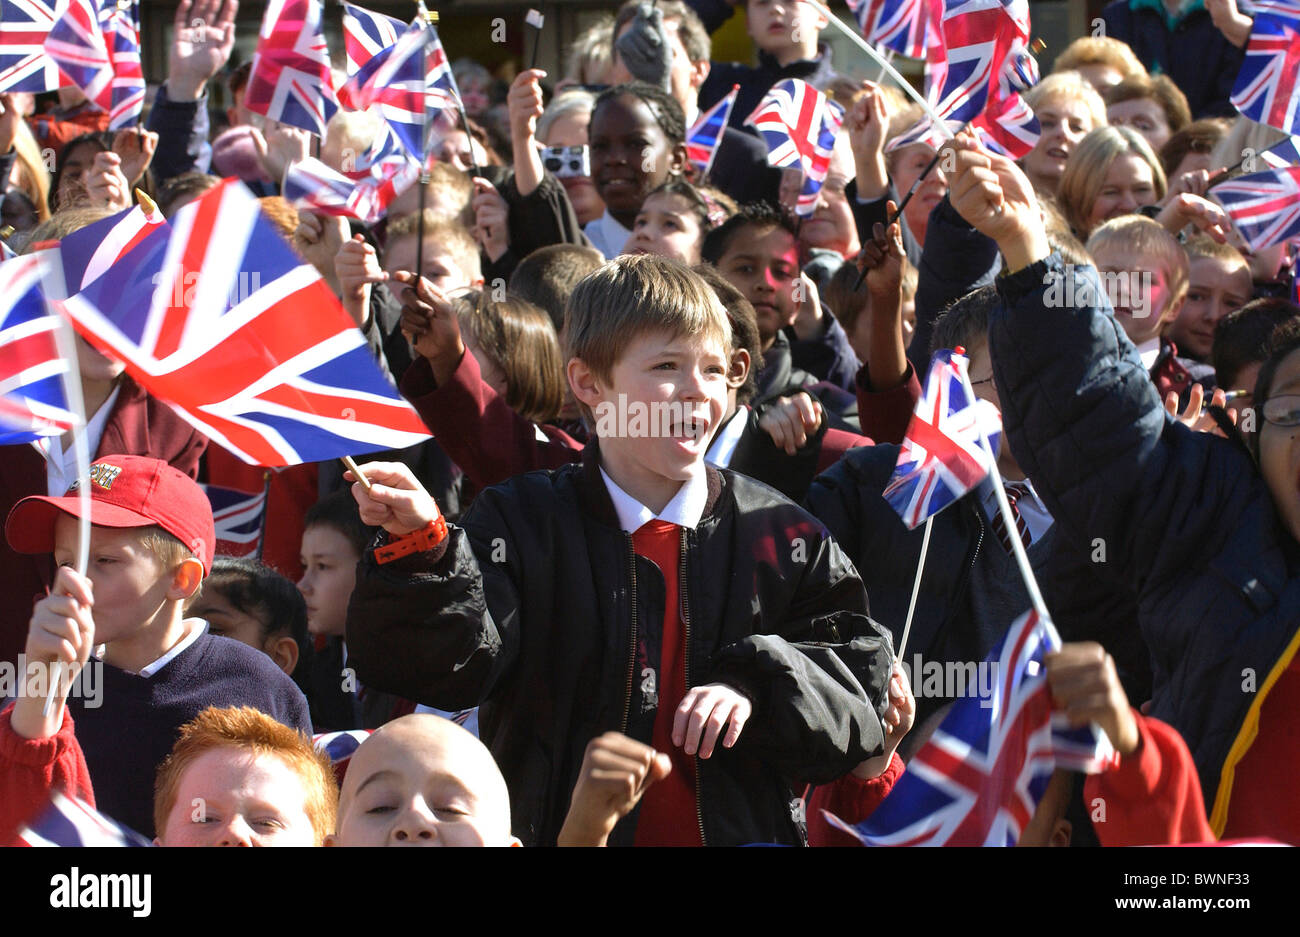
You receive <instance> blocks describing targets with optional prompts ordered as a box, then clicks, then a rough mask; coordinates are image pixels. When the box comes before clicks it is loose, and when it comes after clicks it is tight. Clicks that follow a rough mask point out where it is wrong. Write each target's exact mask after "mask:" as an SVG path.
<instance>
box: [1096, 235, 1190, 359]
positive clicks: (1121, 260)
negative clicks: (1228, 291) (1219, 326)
mask: <svg viewBox="0 0 1300 937" xmlns="http://www.w3.org/2000/svg"><path fill="white" fill-rule="evenodd" d="M1092 256H1093V260H1094V261H1095V262H1096V264H1097V270H1098V272H1099V273H1101V274H1102V278H1101V279H1102V285H1103V286H1104V287H1105V288H1106V292H1107V295H1108V296H1109V298H1110V303H1111V308H1112V309H1113V310H1114V312H1115V320H1116V321H1117V322H1119V324H1120V326H1121V327H1123V329H1124V334H1126V335H1127V336H1128V337H1129V341H1131V342H1132V343H1133V344H1134V345H1141V344H1142V343H1144V342H1149V341H1150V340H1151V339H1153V338H1155V337H1156V336H1158V335H1159V334H1160V332H1161V331H1162V330H1163V329H1164V327H1165V326H1166V325H1167V324H1168V323H1169V322H1170V320H1172V319H1174V318H1176V317H1177V315H1178V313H1179V311H1180V309H1181V306H1179V305H1177V304H1175V305H1171V304H1170V302H1169V299H1170V292H1169V283H1168V281H1167V280H1166V277H1165V273H1164V271H1163V270H1160V269H1158V268H1156V267H1153V266H1152V265H1150V264H1143V263H1142V262H1141V259H1140V258H1139V259H1135V258H1133V257H1132V256H1130V255H1128V254H1126V253H1124V252H1123V251H1120V250H1118V249H1115V248H1104V247H1103V248H1098V249H1097V250H1094V251H1093V252H1092ZM1184 301H1185V300H1184ZM1166 307H1169V308H1166Z"/></svg>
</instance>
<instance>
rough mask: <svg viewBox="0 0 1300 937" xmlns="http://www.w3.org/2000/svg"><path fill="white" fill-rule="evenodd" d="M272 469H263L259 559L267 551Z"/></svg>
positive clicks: (258, 545) (258, 539)
mask: <svg viewBox="0 0 1300 937" xmlns="http://www.w3.org/2000/svg"><path fill="white" fill-rule="evenodd" d="M270 508H271V470H270V469H269V468H267V469H262V529H261V530H259V531H258V532H257V561H258V562H259V563H260V562H262V555H263V554H264V553H265V552H266V521H267V518H269V517H270V516H271V510H270Z"/></svg>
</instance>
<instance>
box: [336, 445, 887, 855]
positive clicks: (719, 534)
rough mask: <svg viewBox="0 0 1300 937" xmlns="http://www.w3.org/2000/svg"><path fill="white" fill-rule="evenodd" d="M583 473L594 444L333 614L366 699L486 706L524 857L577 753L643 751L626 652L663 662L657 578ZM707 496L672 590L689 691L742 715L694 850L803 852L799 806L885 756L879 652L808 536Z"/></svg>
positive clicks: (736, 484)
mask: <svg viewBox="0 0 1300 937" xmlns="http://www.w3.org/2000/svg"><path fill="white" fill-rule="evenodd" d="M598 466H599V463H598V452H597V447H596V445H594V444H592V445H590V446H588V448H587V450H586V451H585V453H584V460H583V462H582V463H581V464H575V465H570V466H566V467H564V468H561V469H558V470H556V471H553V472H530V473H528V474H526V475H521V476H517V477H515V478H513V479H511V480H510V481H508V482H506V483H505V484H503V485H499V486H495V487H492V488H488V489H486V490H484V491H483V492H482V493H481V494H480V495H479V496H478V498H477V499H476V500H475V502H474V505H473V507H472V508H471V509H470V511H469V512H468V513H467V514H466V516H465V518H464V527H463V529H462V528H460V527H453V528H451V532H450V535H449V536H448V538H447V540H445V541H444V543H443V544H442V545H440V547H442V548H443V549H442V552H441V553H440V554H438V553H433V554H424V555H423V556H417V557H407V558H404V559H401V560H398V561H397V562H395V563H392V564H390V565H387V566H379V565H377V564H376V563H375V561H374V557H373V551H367V555H366V556H365V558H363V560H362V562H361V563H360V565H359V566H358V569H357V585H356V589H355V591H354V592H353V594H352V601H351V605H350V607H349V610H348V626H347V640H348V653H349V658H348V659H349V662H350V663H351V664H352V665H353V666H354V667H355V668H356V674H357V677H358V679H359V680H361V682H363V683H365V684H366V685H368V686H371V687H375V688H378V689H382V690H386V691H389V692H393V693H397V694H399V695H401V696H405V697H407V698H409V699H413V700H416V701H417V702H422V703H426V704H429V705H432V706H435V707H437V708H439V709H449V710H455V709H463V708H466V707H469V706H474V705H481V706H482V709H481V710H480V717H479V718H480V723H479V724H480V732H481V736H482V738H483V740H484V742H486V743H487V744H488V746H489V747H490V748H491V750H492V754H493V756H494V757H495V758H496V760H497V764H498V765H499V766H500V768H501V772H502V774H503V775H504V776H505V778H506V782H507V784H508V785H509V788H510V800H511V816H512V825H513V829H514V833H515V835H516V836H518V837H519V838H520V839H521V840H522V841H523V842H524V843H526V844H553V843H554V842H555V841H556V838H557V836H558V834H559V831H560V828H561V826H562V825H563V820H564V816H565V813H566V812H567V810H568V806H569V799H570V795H571V794H572V791H573V787H574V784H575V783H576V781H577V778H578V772H579V769H580V767H581V765H582V758H583V752H584V750H585V748H586V746H587V743H588V742H589V741H590V740H591V739H592V738H595V737H596V736H597V735H600V734H601V733H602V732H606V731H610V730H615V731H623V732H626V733H628V734H630V735H632V736H633V737H635V738H639V739H640V741H642V742H645V743H647V744H649V743H650V737H649V733H650V727H651V724H652V723H653V716H652V714H651V718H649V719H647V718H645V715H646V713H647V711H648V710H649V709H651V708H653V706H654V705H655V701H654V700H653V699H652V698H647V697H646V696H643V695H642V694H643V690H644V688H643V686H642V681H641V678H640V675H639V674H637V673H635V672H634V668H635V661H636V655H637V649H638V641H639V640H642V639H648V641H649V642H651V643H653V644H657V642H658V633H659V631H660V630H661V627H662V622H663V614H664V608H663V604H664V593H665V585H664V579H663V576H662V575H661V574H660V572H659V570H658V567H656V566H655V565H654V564H653V563H651V562H650V561H649V560H647V559H645V558H643V557H638V556H636V554H635V553H634V551H633V549H632V538H631V536H630V535H629V534H626V533H624V532H623V531H622V530H621V529H620V527H619V522H618V517H617V514H616V513H615V511H614V506H613V504H612V502H611V501H610V498H609V494H608V491H607V490H606V488H605V485H604V483H603V480H602V479H601V477H600V472H599V468H598ZM708 491H709V496H708V501H707V505H706V507H705V510H704V514H703V516H702V518H701V520H700V523H699V525H698V526H697V527H696V529H694V530H688V531H684V532H683V547H684V548H683V551H682V561H681V562H682V566H681V569H680V571H679V577H678V581H679V584H680V587H679V591H680V595H681V610H680V611H681V614H682V617H683V620H684V621H685V623H686V645H687V649H686V674H687V683H688V685H690V686H698V685H701V684H706V683H714V682H721V683H726V684H728V685H730V686H733V687H735V688H736V689H738V690H740V691H741V692H743V693H744V694H746V695H747V696H748V697H749V698H750V699H751V700H752V702H753V713H752V715H751V716H750V719H749V721H748V723H747V724H746V725H745V728H744V731H743V732H742V734H741V737H740V740H739V741H738V742H737V743H736V745H735V747H734V748H731V749H723V748H721V746H719V747H718V749H716V750H715V752H714V754H713V756H712V757H711V758H709V759H708V760H697V761H696V766H697V768H696V770H697V779H698V783H697V790H696V799H697V802H698V805H699V810H698V813H699V816H698V821H699V824H700V830H701V834H702V836H703V838H704V842H705V843H706V844H711V845H738V844H744V843H755V842H770V843H788V844H798V843H801V842H802V841H803V831H802V825H801V822H800V818H799V817H798V816H797V811H794V810H792V805H791V801H792V798H793V796H794V791H793V790H792V785H802V784H804V783H824V782H827V781H830V780H833V779H834V778H837V777H839V776H841V775H843V774H845V773H846V772H848V771H849V770H850V769H851V768H852V767H853V766H854V765H856V764H858V763H859V762H861V761H863V760H865V759H866V758H868V757H871V756H872V755H873V754H876V753H879V752H880V751H881V743H882V739H883V736H882V732H881V725H880V714H881V713H882V712H883V709H884V707H885V705H887V699H886V685H887V681H888V679H889V674H890V669H891V667H892V665H893V650H892V646H891V643H890V639H889V637H888V635H887V633H886V632H885V631H884V629H882V628H881V627H880V626H879V625H877V624H876V623H875V622H873V621H872V620H871V619H870V618H869V617H868V614H867V595H866V591H865V590H864V589H863V586H862V582H861V580H860V579H859V578H858V574H857V572H856V571H855V570H854V568H853V565H852V563H850V562H849V560H848V559H847V558H846V557H845V556H844V554H843V553H842V552H841V550H840V548H839V547H838V546H837V545H836V544H835V542H834V540H832V539H831V537H830V535H829V534H828V533H827V531H826V528H825V527H824V526H823V525H822V524H821V523H819V522H818V521H816V520H815V519H814V518H813V517H812V516H811V515H809V514H807V513H806V512H805V511H804V510H803V509H801V508H799V507H798V506H797V505H795V504H793V503H792V502H790V501H788V500H786V499H785V498H783V497H782V496H781V495H779V494H777V493H776V492H775V491H773V490H772V489H770V488H767V487H766V486H764V485H762V484H760V483H758V482H755V481H753V480H751V479H748V478H745V477H744V476H741V475H736V474H734V473H732V472H729V471H725V470H724V471H718V470H715V469H711V468H710V469H708ZM645 692H649V693H652V692H653V691H645ZM665 702H666V704H667V705H675V701H665ZM635 826H636V813H635V811H634V812H633V813H632V814H631V815H629V816H628V817H627V818H625V819H624V821H623V822H622V823H620V824H619V826H618V827H617V828H616V829H615V831H614V834H613V836H612V837H611V839H610V841H611V843H630V842H632V840H633V838H634V837H635Z"/></svg>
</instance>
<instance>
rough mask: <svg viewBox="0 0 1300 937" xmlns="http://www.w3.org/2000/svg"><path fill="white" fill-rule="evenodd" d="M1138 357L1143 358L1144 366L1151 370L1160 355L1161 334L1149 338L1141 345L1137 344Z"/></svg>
mask: <svg viewBox="0 0 1300 937" xmlns="http://www.w3.org/2000/svg"><path fill="white" fill-rule="evenodd" d="M1137 353H1138V357H1139V358H1141V359H1142V367H1144V368H1146V369H1147V370H1148V371H1150V370H1151V369H1152V368H1153V367H1155V363H1156V359H1157V358H1159V357H1160V336H1159V335H1157V336H1156V337H1155V338H1148V339H1147V340H1146V341H1145V342H1143V343H1142V344H1141V345H1138V346H1137Z"/></svg>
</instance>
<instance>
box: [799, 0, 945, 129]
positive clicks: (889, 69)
mask: <svg viewBox="0 0 1300 937" xmlns="http://www.w3.org/2000/svg"><path fill="white" fill-rule="evenodd" d="M805 2H806V3H807V4H808V5H809V6H810V7H812V8H813V9H814V10H816V11H817V12H818V13H820V14H821V15H822V16H824V17H826V20H827V22H829V23H831V24H833V25H834V26H835V27H837V28H838V29H839V30H840V32H842V33H844V35H846V36H848V37H849V40H850V41H851V42H853V43H854V44H855V45H857V46H858V48H860V49H861V50H862V51H863V52H865V53H867V55H869V56H871V58H872V60H873V61H875V62H876V63H877V64H878V65H880V67H881V77H884V76H885V75H888V76H889V77H890V78H892V79H894V81H896V82H897V83H898V86H899V87H900V88H901V89H902V90H903V92H904V93H905V94H907V95H908V96H910V97H911V98H912V100H914V101H916V103H917V104H919V105H921V107H922V108H923V109H924V110H925V112H926V113H927V114H929V115H930V119H931V120H933V121H934V122H935V124H937V125H938V126H940V127H942V128H943V132H944V133H946V134H947V135H948V136H949V137H951V136H953V133H952V131H951V130H949V129H948V125H947V124H946V123H945V122H944V120H943V118H941V117H940V116H939V112H938V111H936V110H935V109H934V105H932V104H931V103H930V102H929V101H927V100H926V99H925V97H924V96H923V95H922V94H920V93H919V92H918V91H917V90H916V89H915V88H913V87H912V85H911V83H910V82H909V81H908V80H907V79H906V78H904V77H903V76H902V75H900V74H899V73H898V71H897V70H896V69H895V68H894V66H892V65H890V64H889V62H888V61H887V60H886V59H885V57H884V56H883V55H881V54H880V53H879V52H877V51H876V50H875V49H873V48H872V47H871V43H869V42H867V41H866V40H865V39H863V38H862V37H861V36H859V35H858V34H857V33H856V32H855V31H854V30H852V29H849V27H848V26H846V25H844V21H843V20H841V19H840V18H839V17H838V16H836V15H835V14H834V13H832V12H831V11H830V10H828V9H826V6H825V5H824V4H822V3H820V2H818V0H805Z"/></svg>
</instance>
